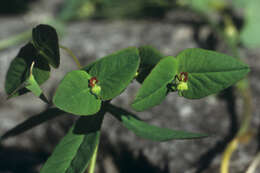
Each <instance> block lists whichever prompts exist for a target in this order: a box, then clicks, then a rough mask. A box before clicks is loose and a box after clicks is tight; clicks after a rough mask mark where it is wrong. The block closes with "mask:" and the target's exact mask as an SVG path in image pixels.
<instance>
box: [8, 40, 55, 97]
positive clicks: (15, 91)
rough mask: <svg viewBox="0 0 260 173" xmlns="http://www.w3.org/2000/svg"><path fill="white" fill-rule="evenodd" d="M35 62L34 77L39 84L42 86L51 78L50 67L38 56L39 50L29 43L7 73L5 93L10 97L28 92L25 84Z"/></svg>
mask: <svg viewBox="0 0 260 173" xmlns="http://www.w3.org/2000/svg"><path fill="white" fill-rule="evenodd" d="M33 61H34V62H35V65H34V68H33V75H34V77H35V80H36V81H37V83H38V84H39V85H41V84H42V83H44V82H45V81H46V80H47V79H48V78H49V75H50V67H49V65H48V64H47V63H46V62H45V61H43V60H42V59H41V58H40V57H38V56H37V50H36V49H35V48H34V47H33V45H32V44H31V43H28V44H26V45H25V46H24V47H22V48H21V50H20V51H19V53H18V55H17V56H16V57H15V59H14V60H13V61H12V62H11V64H10V66H9V69H8V71H7V75H6V81H5V91H6V93H7V94H8V95H14V96H17V95H21V94H24V93H25V92H27V90H26V89H25V88H24V86H25V83H24V82H25V81H26V80H27V78H28V77H29V74H30V67H31V64H32V62H33Z"/></svg>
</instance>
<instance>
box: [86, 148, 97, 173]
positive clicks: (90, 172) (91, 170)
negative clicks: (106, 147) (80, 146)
mask: <svg viewBox="0 0 260 173" xmlns="http://www.w3.org/2000/svg"><path fill="white" fill-rule="evenodd" d="M98 146H99V143H97V145H96V148H95V151H94V153H93V156H92V158H91V161H90V164H89V168H88V173H94V172H95V165H96V161H97V153H98Z"/></svg>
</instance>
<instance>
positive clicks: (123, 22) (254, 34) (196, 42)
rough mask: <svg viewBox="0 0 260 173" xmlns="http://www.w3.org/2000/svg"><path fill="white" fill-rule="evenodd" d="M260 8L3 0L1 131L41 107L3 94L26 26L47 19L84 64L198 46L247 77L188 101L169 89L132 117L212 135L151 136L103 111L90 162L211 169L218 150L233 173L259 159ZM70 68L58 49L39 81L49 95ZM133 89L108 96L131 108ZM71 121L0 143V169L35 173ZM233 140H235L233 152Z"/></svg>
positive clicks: (203, 1) (186, 2)
mask: <svg viewBox="0 0 260 173" xmlns="http://www.w3.org/2000/svg"><path fill="white" fill-rule="evenodd" d="M259 9H260V1H259V0H233V1H232V0H51V1H46V0H2V1H1V5H0V135H2V134H4V133H5V132H6V131H7V130H9V129H11V128H13V127H14V126H16V125H17V124H19V123H21V122H23V121H24V120H26V119H27V118H30V117H32V116H33V115H35V114H38V113H40V112H42V111H43V110H45V109H46V108H47V106H46V105H45V104H44V103H42V102H41V100H39V99H38V98H36V97H34V96H33V95H32V94H26V95H23V96H20V97H16V98H14V99H11V100H8V101H7V100H6V97H7V95H6V94H5V92H4V82H5V75H6V72H7V69H8V66H9V64H10V62H11V60H12V59H13V58H14V57H15V56H16V55H17V53H18V51H19V49H20V48H21V47H22V46H23V45H24V44H25V43H26V42H27V41H28V40H30V39H31V38H30V37H31V36H30V35H31V29H32V28H33V27H34V26H36V25H37V24H40V23H47V24H50V25H52V26H53V27H55V28H56V29H57V31H58V34H59V36H60V37H59V38H60V44H62V45H64V46H66V47H68V48H70V49H71V50H72V51H73V52H74V54H75V55H76V56H77V57H78V58H79V60H80V62H81V64H83V65H86V64H88V63H90V62H92V61H94V60H96V59H98V58H101V57H103V56H105V55H107V54H109V53H112V52H114V51H116V50H119V49H122V48H126V47H129V46H141V45H151V46H154V47H155V48H157V49H159V50H160V51H161V52H162V53H163V54H165V55H172V56H175V55H177V54H178V53H179V52H180V51H182V50H184V49H186V48H194V47H200V48H204V49H210V50H216V51H218V52H222V53H226V54H229V55H231V56H234V57H236V58H239V59H241V60H242V61H244V62H246V63H248V64H249V66H250V67H251V72H250V73H249V75H248V77H247V78H246V79H244V80H242V81H241V82H239V83H238V84H237V85H235V86H233V87H231V88H228V89H226V90H225V91H223V92H221V93H220V94H218V95H214V96H209V97H207V98H205V99H201V100H187V99H184V98H181V97H177V95H176V94H170V95H169V96H167V98H166V100H165V101H164V102H163V103H162V104H161V105H159V106H156V107H154V108H152V109H150V110H148V111H145V112H142V113H138V115H139V117H140V118H141V119H144V120H146V121H147V122H149V123H150V124H154V125H158V126H160V127H168V128H172V129H176V130H187V131H192V132H202V133H206V134H210V135H211V136H210V137H209V138H205V139H199V140H182V141H170V142H163V143H157V142H151V141H147V140H144V139H140V138H138V137H136V136H135V135H134V134H133V133H132V132H129V131H127V130H126V129H125V128H124V127H122V126H121V125H120V124H119V123H118V122H117V121H116V120H115V119H113V117H111V116H110V115H106V116H105V121H104V124H103V127H102V129H103V130H102V137H101V144H100V145H101V146H100V150H99V155H98V162H97V168H96V173H133V172H142V173H144V172H149V173H217V172H220V168H221V163H223V162H224V161H223V155H225V157H224V158H226V160H229V172H230V173H242V172H243V173H244V172H246V171H248V170H249V168H251V167H252V164H255V163H258V162H259V161H258V162H257V160H259V158H260V154H259V151H260V150H259V149H260V133H259V132H260V115H259V114H260V107H258V105H259V98H260V78H259V73H260V50H259V48H260V23H259V21H260V13H259V11H258V10H259ZM76 68H77V67H76V65H75V63H74V62H73V60H72V59H71V58H70V57H69V56H68V55H67V54H66V52H63V51H62V50H61V67H60V68H59V69H58V70H56V69H55V70H54V69H52V75H51V78H50V79H49V81H48V82H46V83H45V84H44V85H43V88H44V90H45V93H46V94H47V96H48V97H49V98H51V97H52V96H53V94H54V92H55V88H56V86H57V85H58V83H59V82H60V80H61V79H62V77H63V76H64V75H65V74H66V73H67V72H69V71H71V70H74V69H76ZM139 86H140V85H139V84H138V83H136V82H133V83H132V84H131V85H130V86H129V87H128V89H127V90H126V91H125V92H124V93H123V94H121V95H120V96H119V97H118V98H116V99H115V100H114V101H113V102H114V103H115V104H116V105H119V106H122V107H124V108H126V109H128V110H130V107H129V104H130V103H131V101H133V98H134V96H135V93H136V91H137V90H138V88H139ZM74 120H75V117H74V116H72V115H64V116H62V117H59V118H55V119H53V120H50V121H48V122H46V123H44V124H42V125H40V126H37V127H35V128H34V129H32V130H29V131H27V132H25V133H23V134H21V135H19V136H16V137H12V138H10V139H7V140H5V141H4V142H3V143H1V144H0V173H37V172H39V170H40V168H41V166H42V164H43V163H44V162H45V161H46V159H47V158H48V156H49V155H50V154H51V152H52V151H53V149H54V147H55V145H56V144H57V143H58V142H59V140H60V139H61V138H62V137H63V136H64V135H65V133H66V132H67V130H68V129H69V127H70V125H71V124H72V123H73V121H74ZM234 142H237V143H238V145H237V147H235V148H233V149H234V151H233V152H232V148H230V146H232V143H234ZM224 153H225V154H224ZM231 153H232V154H231ZM229 156H230V158H229ZM249 171H250V170H249ZM253 172H254V173H257V172H260V167H259V166H258V168H257V167H256V168H255V169H254V170H253V171H251V172H247V173H253ZM222 173H224V172H222ZM225 173H226V172H225Z"/></svg>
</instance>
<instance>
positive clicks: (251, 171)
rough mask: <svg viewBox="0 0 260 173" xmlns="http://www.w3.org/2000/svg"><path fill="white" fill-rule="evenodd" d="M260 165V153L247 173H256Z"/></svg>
mask: <svg viewBox="0 0 260 173" xmlns="http://www.w3.org/2000/svg"><path fill="white" fill-rule="evenodd" d="M259 164H260V152H258V153H257V155H256V157H255V158H254V160H253V162H252V163H251V164H250V166H249V167H248V169H247V171H246V173H256V168H257V166H258V165H259Z"/></svg>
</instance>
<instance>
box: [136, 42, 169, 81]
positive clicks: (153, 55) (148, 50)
mask: <svg viewBox="0 0 260 173" xmlns="http://www.w3.org/2000/svg"><path fill="white" fill-rule="evenodd" d="M138 50H139V56H140V58H141V62H140V67H139V70H138V76H137V78H136V80H137V81H138V82H140V83H142V82H143V81H144V79H145V78H146V77H147V76H148V74H149V73H150V72H151V70H152V69H153V68H154V66H155V65H156V64H157V63H158V62H159V61H160V60H161V59H162V58H164V57H165V56H164V55H162V54H161V53H160V52H159V51H158V50H157V49H155V48H153V47H151V46H141V47H139V48H138Z"/></svg>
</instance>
